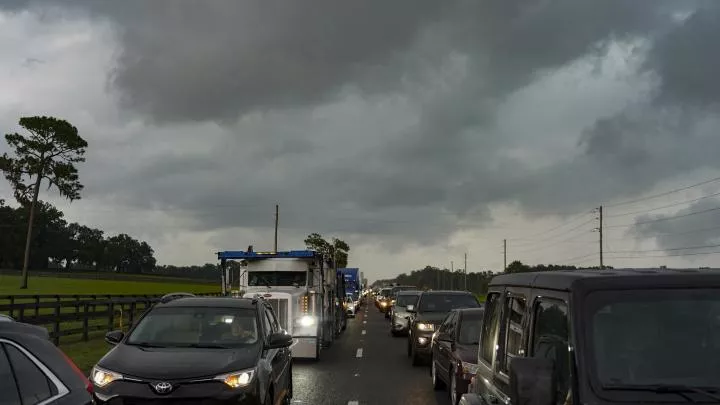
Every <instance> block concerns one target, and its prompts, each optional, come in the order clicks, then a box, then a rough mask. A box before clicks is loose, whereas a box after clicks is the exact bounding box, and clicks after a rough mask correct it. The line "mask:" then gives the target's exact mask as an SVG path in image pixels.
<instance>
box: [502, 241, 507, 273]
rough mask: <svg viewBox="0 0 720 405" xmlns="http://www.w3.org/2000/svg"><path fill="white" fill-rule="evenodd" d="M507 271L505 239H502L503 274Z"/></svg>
mask: <svg viewBox="0 0 720 405" xmlns="http://www.w3.org/2000/svg"><path fill="white" fill-rule="evenodd" d="M505 271H507V239H503V272H505Z"/></svg>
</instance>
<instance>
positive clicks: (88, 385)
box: [58, 349, 93, 394]
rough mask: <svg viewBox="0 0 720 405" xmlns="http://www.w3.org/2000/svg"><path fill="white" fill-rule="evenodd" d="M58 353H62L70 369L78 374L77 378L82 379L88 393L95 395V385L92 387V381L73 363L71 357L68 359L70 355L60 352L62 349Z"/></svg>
mask: <svg viewBox="0 0 720 405" xmlns="http://www.w3.org/2000/svg"><path fill="white" fill-rule="evenodd" d="M58 351H59V352H60V354H62V356H63V358H64V359H65V361H66V362H67V363H68V365H69V366H70V368H72V369H73V371H74V372H75V374H77V376H78V377H80V379H81V380H82V381H83V383H84V384H85V389H86V390H87V392H89V393H90V394H92V393H93V385H92V383H91V382H90V380H88V378H87V377H86V376H85V374H84V373H83V372H82V371H81V370H80V369H79V368H78V366H77V365H75V363H74V362H73V361H72V359H70V357H68V355H67V354H65V352H63V351H62V350H60V349H58Z"/></svg>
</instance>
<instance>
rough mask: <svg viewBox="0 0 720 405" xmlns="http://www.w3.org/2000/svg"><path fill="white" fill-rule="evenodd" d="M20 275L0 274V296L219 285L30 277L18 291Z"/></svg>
mask: <svg viewBox="0 0 720 405" xmlns="http://www.w3.org/2000/svg"><path fill="white" fill-rule="evenodd" d="M19 286H20V276H17V275H8V274H3V275H0V295H34V294H113V295H119V294H140V295H142V294H165V293H169V292H176V291H184V292H196V293H203V292H216V291H219V290H220V285H219V284H218V285H214V284H207V283H202V282H199V283H194V282H192V281H185V280H178V279H165V280H164V279H162V278H161V277H157V279H152V280H142V281H132V280H93V279H82V278H68V277H30V279H29V280H28V288H27V289H26V290H21V289H20V288H18V287H19Z"/></svg>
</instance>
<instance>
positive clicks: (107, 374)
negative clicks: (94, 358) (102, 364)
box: [90, 367, 123, 387]
mask: <svg viewBox="0 0 720 405" xmlns="http://www.w3.org/2000/svg"><path fill="white" fill-rule="evenodd" d="M90 379H91V380H92V382H93V384H95V385H97V386H98V387H104V386H106V385H108V384H110V383H111V382H113V381H117V380H122V379H123V376H122V375H121V374H118V373H115V372H112V371H108V370H103V369H101V368H98V367H93V369H92V372H91V373H90Z"/></svg>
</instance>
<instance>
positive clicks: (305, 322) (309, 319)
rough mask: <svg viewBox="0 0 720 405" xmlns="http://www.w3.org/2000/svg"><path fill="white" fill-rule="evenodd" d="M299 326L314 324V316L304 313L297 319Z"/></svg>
mask: <svg viewBox="0 0 720 405" xmlns="http://www.w3.org/2000/svg"><path fill="white" fill-rule="evenodd" d="M298 323H299V324H300V326H313V325H315V318H314V317H312V316H310V315H305V316H303V317H302V318H300V320H299V321H298Z"/></svg>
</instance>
